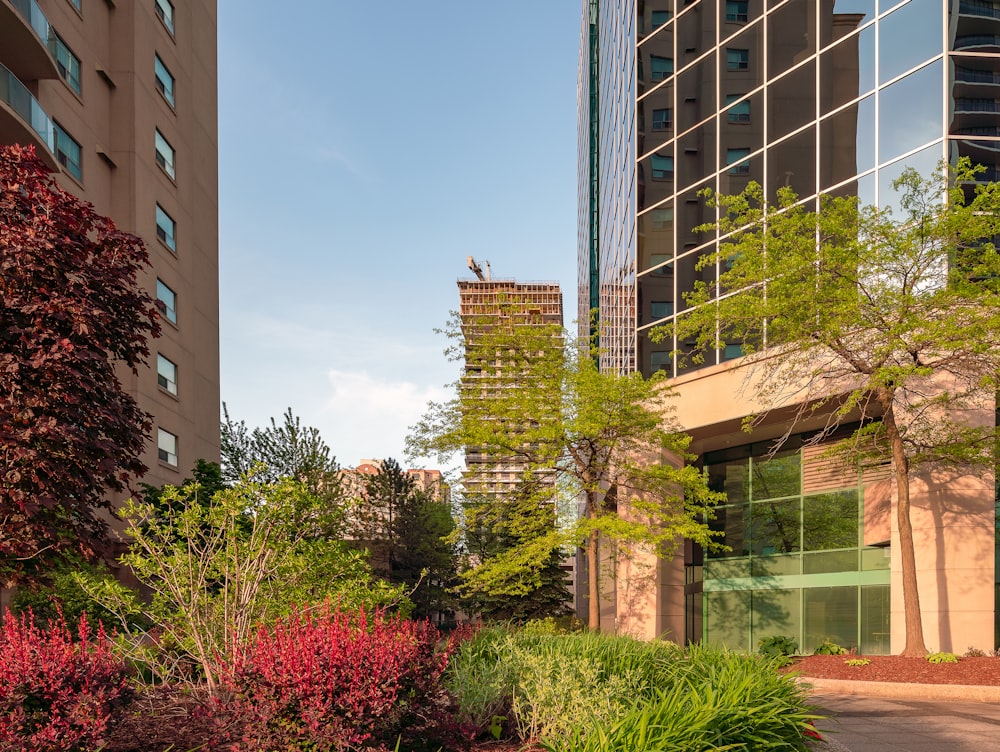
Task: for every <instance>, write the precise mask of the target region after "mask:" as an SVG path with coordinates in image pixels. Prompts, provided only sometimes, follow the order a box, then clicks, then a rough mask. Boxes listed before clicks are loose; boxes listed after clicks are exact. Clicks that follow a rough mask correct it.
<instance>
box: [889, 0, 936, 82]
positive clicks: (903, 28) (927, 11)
mask: <svg viewBox="0 0 1000 752" xmlns="http://www.w3.org/2000/svg"><path fill="white" fill-rule="evenodd" d="M941 22H942V16H941V0H910V1H909V2H908V3H906V4H905V5H902V6H900V7H899V8H897V9H896V10H894V11H893V12H892V13H890V14H889V15H887V16H883V17H882V18H881V19H879V22H878V27H879V31H878V34H879V37H878V42H879V51H878V81H879V83H880V84H884V83H885V82H886V81H889V80H890V79H892V78H895V77H896V76H898V75H899V74H900V73H903V72H904V71H907V70H909V69H910V68H913V67H915V66H917V65H920V63H922V62H924V61H925V60H928V59H930V58H932V57H934V56H935V55H940V54H941V52H942V32H941Z"/></svg>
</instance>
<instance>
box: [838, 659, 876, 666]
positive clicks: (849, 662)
mask: <svg viewBox="0 0 1000 752" xmlns="http://www.w3.org/2000/svg"><path fill="white" fill-rule="evenodd" d="M869 664H871V661H870V660H868V659H867V658H848V659H847V660H846V661H844V665H846V666H867V665H869Z"/></svg>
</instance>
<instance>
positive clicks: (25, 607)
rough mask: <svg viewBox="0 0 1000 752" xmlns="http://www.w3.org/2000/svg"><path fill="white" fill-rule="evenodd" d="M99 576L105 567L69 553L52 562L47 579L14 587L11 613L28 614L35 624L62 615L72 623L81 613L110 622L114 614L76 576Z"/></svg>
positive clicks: (76, 620) (52, 620)
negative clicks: (94, 597)
mask: <svg viewBox="0 0 1000 752" xmlns="http://www.w3.org/2000/svg"><path fill="white" fill-rule="evenodd" d="M80 573H85V574H86V576H87V577H92V578H101V577H105V576H109V575H108V571H107V567H105V566H99V565H94V564H88V563H86V562H84V561H82V560H81V559H80V558H79V557H77V556H73V555H72V554H69V555H67V556H66V557H65V558H64V559H61V560H60V561H58V562H56V563H54V565H53V569H52V572H51V573H50V575H49V577H48V580H49V582H48V583H41V582H35V583H32V584H30V585H24V586H22V587H20V588H18V589H17V591H16V592H15V593H14V596H13V598H12V599H11V603H10V611H11V613H13V614H14V615H17V616H20V615H28V616H29V618H31V619H33V620H34V623H35V624H37V625H44V624H46V623H48V622H58V621H59V620H60V619H65V620H66V621H67V622H69V623H70V624H76V623H78V622H79V621H80V617H82V616H83V615H84V614H86V615H87V616H89V617H90V619H91V620H92V621H101V622H107V623H109V624H110V623H113V622H114V621H115V618H116V617H115V615H114V614H113V613H111V612H110V611H108V610H107V609H105V608H103V607H102V606H101V605H100V604H99V603H97V602H96V601H94V600H93V599H92V598H91V597H90V596H89V595H88V594H87V592H86V590H84V589H83V588H82V587H80V583H79V582H78V581H77V576H76V575H78V574H80Z"/></svg>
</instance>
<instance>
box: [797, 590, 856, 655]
mask: <svg viewBox="0 0 1000 752" xmlns="http://www.w3.org/2000/svg"><path fill="white" fill-rule="evenodd" d="M802 614H803V617H804V620H805V624H803V630H802V645H800V646H799V647H800V649H801V650H802V652H803V653H806V654H807V655H808V654H809V653H811V652H812V651H814V650H815V649H816V648H817V647H819V646H820V645H822V644H823V643H824V642H834V643H836V644H837V645H840V646H842V647H846V648H848V649H851V648H856V647H857V646H858V645H857V642H858V588H857V587H814V588H805V589H804V590H803V591H802Z"/></svg>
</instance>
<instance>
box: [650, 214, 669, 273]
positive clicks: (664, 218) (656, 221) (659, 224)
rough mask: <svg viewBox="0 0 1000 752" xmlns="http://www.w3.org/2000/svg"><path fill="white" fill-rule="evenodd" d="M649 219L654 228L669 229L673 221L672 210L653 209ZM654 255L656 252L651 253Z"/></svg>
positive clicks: (664, 258) (665, 257)
mask: <svg viewBox="0 0 1000 752" xmlns="http://www.w3.org/2000/svg"><path fill="white" fill-rule="evenodd" d="M650 219H651V220H652V222H653V229H654V230H669V229H670V225H671V224H673V221H674V210H673V209H670V208H667V209H653V211H651V212H650ZM656 256H657V254H653V258H654V259H655V258H656ZM666 259H667V256H664V257H663V260H664V261H665V260H666Z"/></svg>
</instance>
